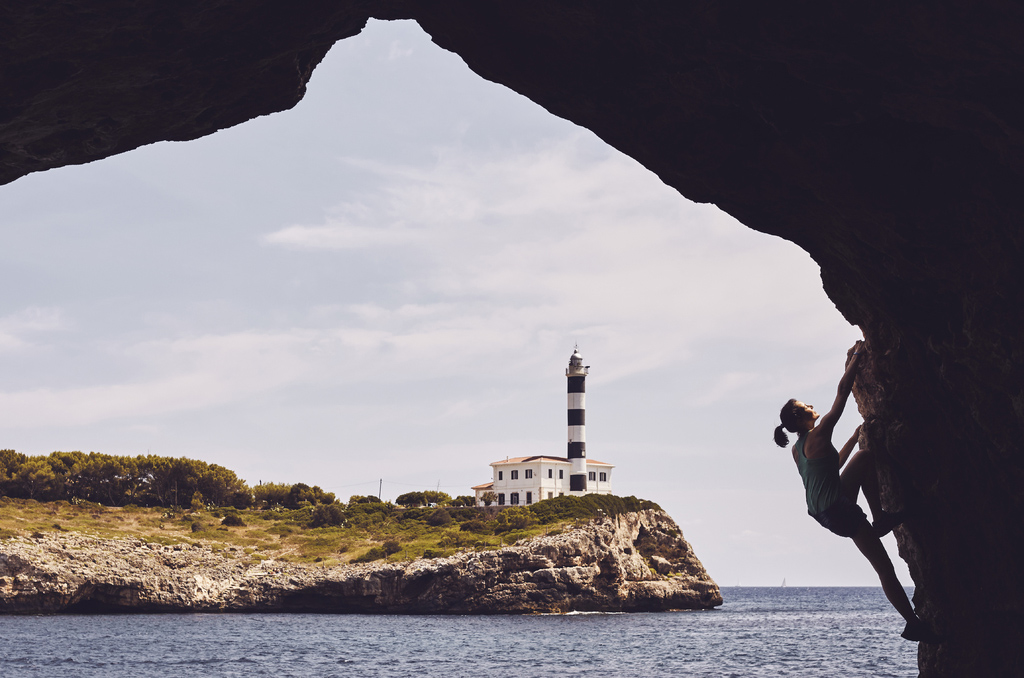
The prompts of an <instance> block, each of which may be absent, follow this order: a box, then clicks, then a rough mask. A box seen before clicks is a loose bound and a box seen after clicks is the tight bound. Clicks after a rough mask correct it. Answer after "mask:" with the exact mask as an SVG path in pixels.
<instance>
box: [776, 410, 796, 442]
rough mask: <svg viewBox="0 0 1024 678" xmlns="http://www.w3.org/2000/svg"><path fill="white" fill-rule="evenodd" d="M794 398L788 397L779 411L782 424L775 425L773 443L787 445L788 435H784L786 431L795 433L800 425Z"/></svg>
mask: <svg viewBox="0 0 1024 678" xmlns="http://www.w3.org/2000/svg"><path fill="white" fill-rule="evenodd" d="M796 402H797V401H796V398H790V399H789V401H788V402H787V403H786V404H785V405H783V406H782V411H781V412H779V418H780V419H781V420H782V424H781V425H779V426H776V427H775V444H776V445H778V446H779V447H785V446H786V445H789V436H787V435H786V431H789V432H790V433H796V432H797V431H798V430H800V429H799V426H800V416H799V414H798V412H801V410H798V409H797V407H796Z"/></svg>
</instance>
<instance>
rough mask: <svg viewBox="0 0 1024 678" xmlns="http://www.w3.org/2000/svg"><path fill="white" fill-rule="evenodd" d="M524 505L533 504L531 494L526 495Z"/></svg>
mask: <svg viewBox="0 0 1024 678" xmlns="http://www.w3.org/2000/svg"><path fill="white" fill-rule="evenodd" d="M526 503H527V504H532V503H533V492H527V493H526Z"/></svg>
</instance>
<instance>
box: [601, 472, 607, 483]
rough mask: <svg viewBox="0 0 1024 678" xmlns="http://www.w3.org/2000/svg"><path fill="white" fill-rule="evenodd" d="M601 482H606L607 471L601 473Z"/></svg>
mask: <svg viewBox="0 0 1024 678" xmlns="http://www.w3.org/2000/svg"><path fill="white" fill-rule="evenodd" d="M601 482H602V483H604V482H608V474H607V473H602V474H601Z"/></svg>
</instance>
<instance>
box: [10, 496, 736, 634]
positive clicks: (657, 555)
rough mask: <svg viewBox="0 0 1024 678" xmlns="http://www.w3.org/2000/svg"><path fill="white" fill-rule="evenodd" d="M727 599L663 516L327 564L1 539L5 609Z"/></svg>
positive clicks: (186, 549) (79, 539)
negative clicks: (446, 550)
mask: <svg viewBox="0 0 1024 678" xmlns="http://www.w3.org/2000/svg"><path fill="white" fill-rule="evenodd" d="M648 558H649V559H650V560H648ZM649 563H655V566H656V567H657V571H655V570H653V569H652V568H651V566H650V565H649ZM721 604H722V596H721V594H720V593H719V590H718V586H717V585H716V584H715V582H714V581H712V580H711V578H710V577H709V576H708V574H707V572H705V571H704V567H703V566H702V565H701V564H700V561H699V560H697V557H696V556H695V555H694V553H693V550H692V549H691V548H690V545H689V544H688V543H687V542H686V540H685V539H683V537H682V535H681V534H680V532H679V528H678V526H677V525H676V524H675V523H674V522H673V521H672V519H671V518H669V517H668V515H666V514H665V513H663V512H661V511H641V512H637V513H626V514H622V515H620V516H617V517H615V518H605V519H603V520H601V521H599V522H592V523H588V524H586V525H583V526H581V527H578V528H575V529H572V530H567V531H565V532H563V533H562V534H559V535H555V536H545V537H538V538H536V539H532V540H529V541H525V542H522V543H519V544H516V545H515V546H508V547H505V548H503V549H500V550H497V551H483V552H463V553H460V554H457V555H455V556H452V557H449V558H440V559H436V560H417V561H414V562H411V563H410V562H405V563H384V564H367V565H350V566H339V567H333V568H324V567H317V566H304V565H298V564H293V563H286V562H276V561H272V560H266V561H262V562H258V563H253V562H252V561H251V560H250V559H249V557H248V556H246V555H242V554H232V553H230V552H228V553H226V554H224V553H220V554H218V553H213V552H212V551H210V550H209V549H208V548H206V547H201V546H184V545H181V544H177V545H174V546H163V545H160V544H155V543H148V542H145V541H142V540H138V539H132V540H112V539H92V538H90V537H86V536H83V535H80V534H73V533H69V534H60V533H55V534H50V535H47V536H42V537H40V538H38V539H33V540H27V539H21V538H19V539H12V540H9V541H5V542H0V613H7V614H12V613H14V614H16V613H22V614H26V613H40V612H179V611H221V612H226V611H232V612H241V611H247V612H253V611H265V612H283V611H288V612H297V611H315V612H337V613H354V612H359V613H392V614H394V613H407V614H500V613H531V612H569V611H573V610H588V611H660V610H680V609H687V610H690V609H708V608H711V607H714V606H716V605H721Z"/></svg>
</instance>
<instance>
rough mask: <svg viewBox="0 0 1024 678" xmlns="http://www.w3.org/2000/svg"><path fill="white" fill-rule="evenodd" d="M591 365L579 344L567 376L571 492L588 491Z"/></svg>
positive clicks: (582, 492) (566, 373)
mask: <svg viewBox="0 0 1024 678" xmlns="http://www.w3.org/2000/svg"><path fill="white" fill-rule="evenodd" d="M589 370H590V365H584V364H583V356H581V355H580V349H579V347H578V346H577V347H576V348H575V349H574V350H573V352H572V356H571V357H570V358H569V367H567V368H566V369H565V376H566V377H567V378H568V381H569V454H568V455H566V456H567V457H568V460H569V463H570V464H571V467H570V470H569V492H570V493H577V492H578V493H580V494H584V493H586V491H587V434H586V425H585V420H586V399H587V395H586V390H587V389H586V380H587V372H588V371H589Z"/></svg>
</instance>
